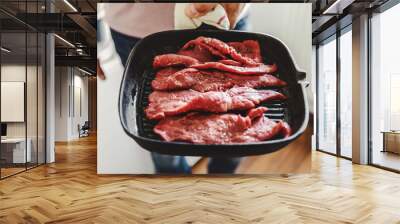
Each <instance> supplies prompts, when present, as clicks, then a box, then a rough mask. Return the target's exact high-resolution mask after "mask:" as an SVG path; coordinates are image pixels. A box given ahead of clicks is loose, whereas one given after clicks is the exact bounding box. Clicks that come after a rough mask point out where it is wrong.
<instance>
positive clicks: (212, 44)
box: [182, 37, 259, 66]
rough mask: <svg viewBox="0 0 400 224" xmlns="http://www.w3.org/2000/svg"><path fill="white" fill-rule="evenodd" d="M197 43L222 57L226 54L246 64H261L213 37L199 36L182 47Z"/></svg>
mask: <svg viewBox="0 0 400 224" xmlns="http://www.w3.org/2000/svg"><path fill="white" fill-rule="evenodd" d="M196 45H200V46H203V47H208V49H209V51H210V53H211V54H213V55H216V56H219V57H221V59H225V58H224V57H225V56H229V57H230V58H232V59H233V60H235V61H238V62H240V63H242V64H243V65H245V66H257V65H258V64H259V63H258V62H256V61H255V60H253V59H252V58H249V57H245V56H243V55H242V54H240V53H239V52H238V51H236V49H235V48H234V47H231V46H229V45H228V44H226V43H224V42H222V41H220V40H218V39H215V38H211V37H198V38H196V39H194V40H191V41H189V42H187V43H186V44H185V45H184V46H183V47H182V49H183V50H185V49H188V48H191V47H193V46H196ZM222 56H223V57H222Z"/></svg>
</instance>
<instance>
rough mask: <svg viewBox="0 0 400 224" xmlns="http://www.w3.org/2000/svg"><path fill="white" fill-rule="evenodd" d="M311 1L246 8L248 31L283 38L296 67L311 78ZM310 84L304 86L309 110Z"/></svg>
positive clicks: (311, 102) (311, 105)
mask: <svg viewBox="0 0 400 224" xmlns="http://www.w3.org/2000/svg"><path fill="white" fill-rule="evenodd" d="M311 6H312V5H311V3H308V4H305V3H279V4H265V3H253V4H251V7H250V23H251V31H253V32H260V33H266V34H269V35H272V36H275V37H277V38H278V39H280V40H281V41H283V42H284V43H285V44H286V45H287V47H288V48H289V50H290V51H291V53H292V55H293V57H294V60H295V62H296V63H297V66H298V69H301V70H304V71H305V72H306V73H307V81H309V82H310V83H311V81H312V76H311V74H312V69H311V52H312V50H311V48H312V45H311V43H312V31H311V25H312V24H311ZM312 88H313V87H312V86H310V87H309V88H308V89H307V93H308V102H309V105H310V107H309V108H310V109H312V108H313V105H314V99H313V93H312Z"/></svg>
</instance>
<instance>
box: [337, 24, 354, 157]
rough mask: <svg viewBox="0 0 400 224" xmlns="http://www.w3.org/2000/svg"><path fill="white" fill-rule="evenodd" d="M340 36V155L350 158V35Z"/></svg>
mask: <svg viewBox="0 0 400 224" xmlns="http://www.w3.org/2000/svg"><path fill="white" fill-rule="evenodd" d="M347 29H348V30H344V31H343V34H342V35H341V36H340V155H341V156H344V157H348V158H351V156H352V155H351V154H352V148H351V141H352V138H351V136H352V126H351V124H352V97H353V94H352V77H353V76H352V74H353V72H352V33H351V26H350V27H348V28H347Z"/></svg>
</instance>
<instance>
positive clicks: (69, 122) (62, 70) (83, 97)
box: [55, 67, 88, 141]
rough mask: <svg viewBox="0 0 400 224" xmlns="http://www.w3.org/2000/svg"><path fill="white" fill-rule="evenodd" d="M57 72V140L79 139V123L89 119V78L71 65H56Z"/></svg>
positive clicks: (81, 123)
mask: <svg viewBox="0 0 400 224" xmlns="http://www.w3.org/2000/svg"><path fill="white" fill-rule="evenodd" d="M55 73H56V77H55V86H56V88H55V141H69V140H73V139H77V138H78V137H79V133H78V124H79V125H83V123H84V122H85V121H87V120H88V78H87V77H86V76H83V74H82V73H81V72H80V71H79V70H77V69H76V68H71V67H56V71H55ZM77 90H80V97H78V96H79V93H78V91H77ZM79 100H80V101H81V102H79ZM77 105H78V106H77ZM79 105H81V107H82V108H81V109H82V113H80V111H79ZM74 110H75V111H74Z"/></svg>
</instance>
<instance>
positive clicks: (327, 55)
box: [317, 37, 336, 153]
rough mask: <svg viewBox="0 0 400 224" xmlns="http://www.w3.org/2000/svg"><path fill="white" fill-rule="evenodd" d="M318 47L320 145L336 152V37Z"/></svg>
mask: <svg viewBox="0 0 400 224" xmlns="http://www.w3.org/2000/svg"><path fill="white" fill-rule="evenodd" d="M331 39H332V40H330V41H329V40H328V41H327V42H326V43H324V44H322V45H319V48H318V62H317V63H318V93H317V97H318V108H317V116H318V118H317V122H318V133H317V134H318V135H317V136H318V139H317V141H318V145H317V149H319V150H322V151H326V152H329V153H336V38H335V37H332V38H331Z"/></svg>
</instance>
